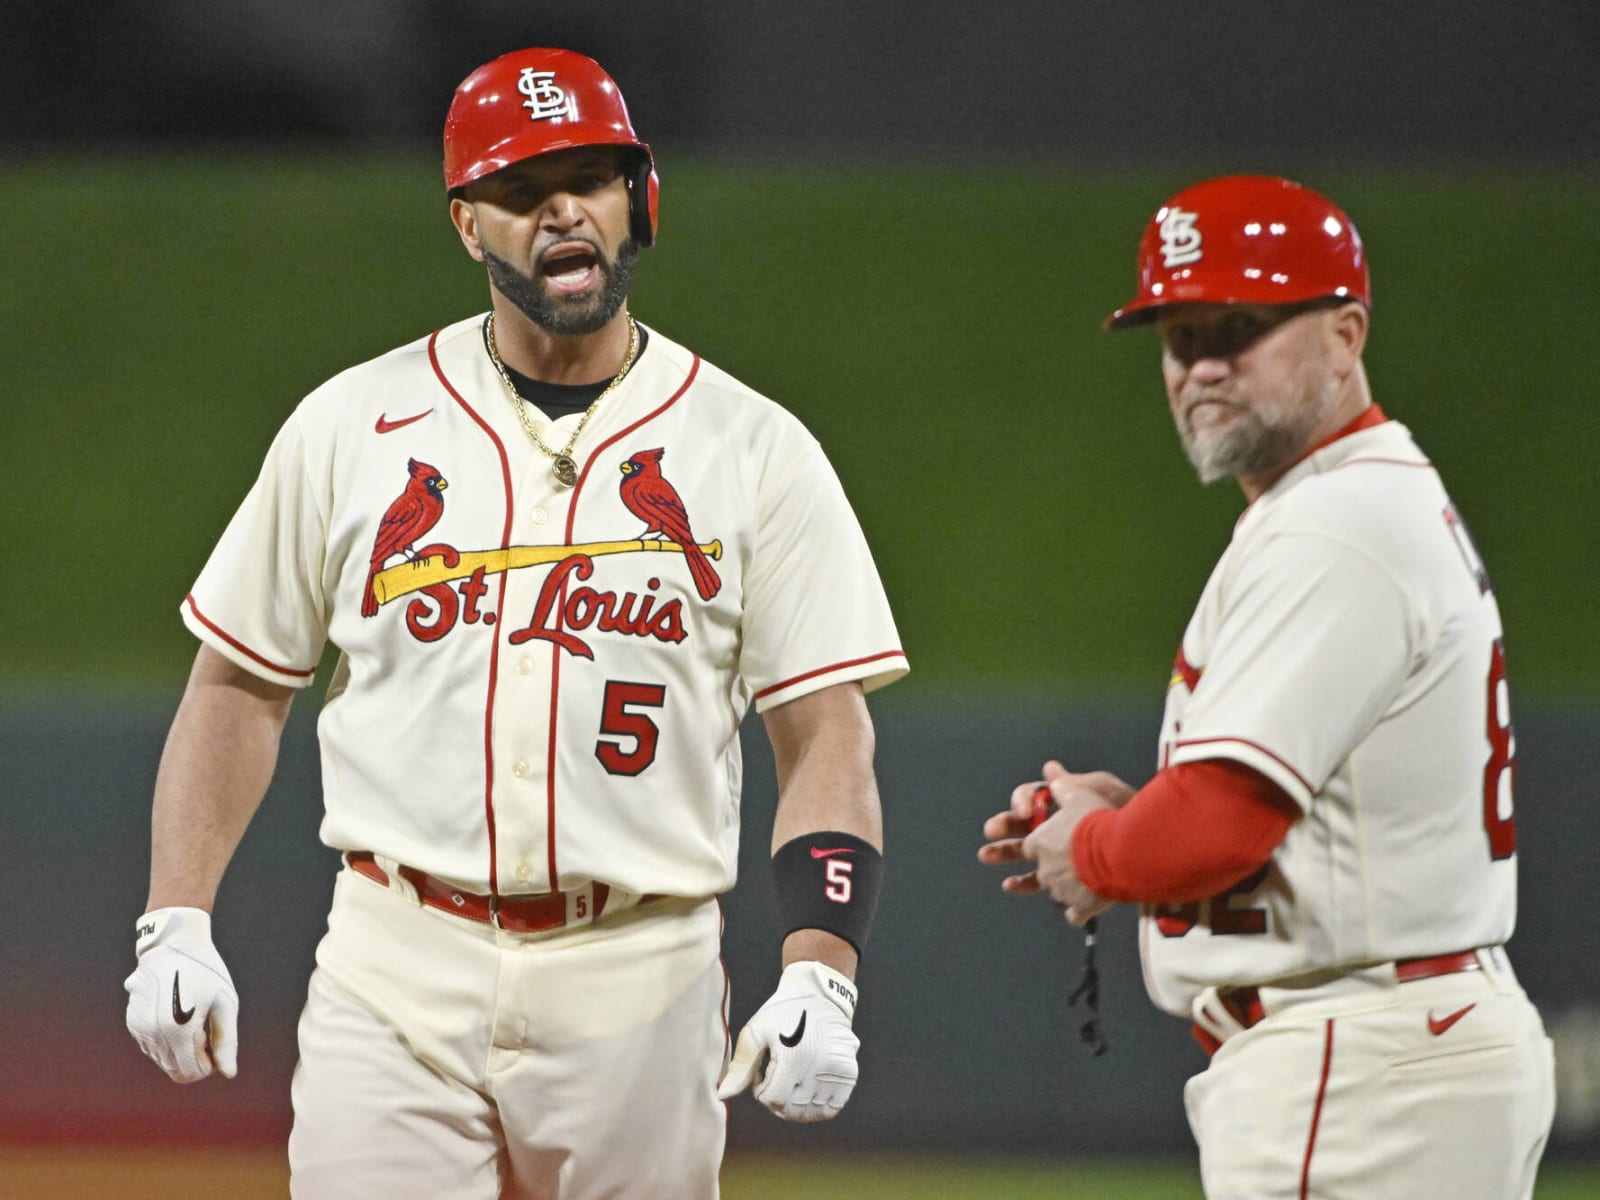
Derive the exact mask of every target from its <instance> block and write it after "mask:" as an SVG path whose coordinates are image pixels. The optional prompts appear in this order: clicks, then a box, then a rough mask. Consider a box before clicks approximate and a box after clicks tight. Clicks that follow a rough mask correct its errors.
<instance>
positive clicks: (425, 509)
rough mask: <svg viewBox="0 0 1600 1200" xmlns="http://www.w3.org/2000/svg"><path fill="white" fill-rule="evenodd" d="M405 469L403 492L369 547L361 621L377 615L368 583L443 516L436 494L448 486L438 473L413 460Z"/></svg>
mask: <svg viewBox="0 0 1600 1200" xmlns="http://www.w3.org/2000/svg"><path fill="white" fill-rule="evenodd" d="M406 469H407V470H409V471H410V472H411V478H410V479H409V480H408V481H407V482H406V490H405V491H403V492H401V493H400V495H399V496H397V497H395V502H394V503H393V504H391V505H389V511H388V512H386V513H384V514H383V520H382V521H381V522H380V523H379V525H378V536H377V539H376V540H375V541H374V542H373V543H372V565H371V568H370V569H369V570H368V571H367V586H366V590H365V591H364V592H363V593H362V595H361V615H362V616H363V617H375V616H377V615H378V597H377V595H376V594H375V593H374V592H373V590H372V581H373V580H374V579H376V578H377V577H378V572H379V571H381V570H383V564H384V563H386V562H388V561H389V560H390V559H391V558H393V557H394V556H395V555H396V554H405V555H407V556H408V557H409V555H410V554H411V547H412V546H413V545H414V544H415V543H416V542H417V541H418V540H419V539H420V538H421V537H422V536H423V535H424V534H426V533H427V532H428V530H430V529H432V528H433V527H434V526H435V525H437V524H438V523H439V517H440V516H441V515H442V514H443V513H444V497H443V496H442V495H440V493H441V492H443V491H444V489H445V488H447V487H449V486H450V485H449V484H447V483H446V482H445V479H444V476H443V475H441V474H439V469H438V468H437V467H430V466H429V465H428V464H427V463H425V462H418V461H417V460H416V459H414V458H413V459H410V460H408V461H407V463H406Z"/></svg>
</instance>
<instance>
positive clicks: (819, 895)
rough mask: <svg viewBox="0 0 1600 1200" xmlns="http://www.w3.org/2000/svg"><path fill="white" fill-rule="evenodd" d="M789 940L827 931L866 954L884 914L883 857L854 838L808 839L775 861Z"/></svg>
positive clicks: (824, 835) (831, 833) (822, 834)
mask: <svg viewBox="0 0 1600 1200" xmlns="http://www.w3.org/2000/svg"><path fill="white" fill-rule="evenodd" d="M772 879H773V882H774V883H775V884H776V885H777V888H778V916H779V919H780V920H781V922H782V925H783V936H784V937H788V936H789V935H790V934H791V933H793V932H794V931H795V930H796V929H825V930H827V931H828V932H829V933H832V934H835V935H837V936H839V937H842V938H843V939H844V940H845V941H847V942H849V943H850V944H851V945H852V946H854V947H855V948H856V953H857V954H860V953H861V950H862V948H863V947H864V946H865V945H866V944H867V934H868V933H869V932H871V930H872V917H873V914H874V913H876V912H877V911H878V892H879V890H880V888H881V887H882V886H883V855H881V854H879V853H878V852H877V851H876V850H874V849H873V848H872V844H871V843H870V842H865V841H862V840H861V839H860V838H858V837H856V836H855V835H854V834H851V833H839V832H838V831H836V830H822V831H819V832H817V833H807V834H802V835H801V836H800V837H797V838H795V839H794V840H793V841H789V842H785V843H784V844H783V845H781V846H779V847H778V852H777V853H776V854H774V855H773V856H772Z"/></svg>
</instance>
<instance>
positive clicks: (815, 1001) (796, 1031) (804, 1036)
mask: <svg viewBox="0 0 1600 1200" xmlns="http://www.w3.org/2000/svg"><path fill="white" fill-rule="evenodd" d="M855 1012H856V985H855V984H854V983H852V982H851V981H850V980H848V979H846V978H845V977H844V976H843V975H841V974H839V972H837V971H835V970H833V969H832V968H831V967H825V966H823V965H822V964H821V963H819V962H811V961H805V962H797V963H790V964H789V966H788V967H786V968H785V969H784V972H783V975H782V976H781V977H780V978H779V980H778V990H777V991H775V992H773V994H772V998H771V999H769V1000H768V1001H767V1002H766V1003H765V1004H763V1005H762V1006H761V1007H760V1008H759V1009H757V1010H756V1014H755V1016H753V1017H751V1018H750V1020H749V1021H748V1022H747V1023H746V1025H745V1027H744V1028H743V1029H742V1030H741V1031H740V1032H739V1044H738V1045H737V1046H736V1047H735V1048H734V1053H733V1061H731V1062H730V1063H729V1064H728V1067H727V1069H726V1070H725V1071H723V1073H722V1081H721V1083H720V1084H719V1085H718V1086H717V1099H718V1100H727V1099H729V1098H730V1097H733V1096H737V1095H738V1094H739V1093H740V1092H742V1091H744V1089H745V1088H747V1087H749V1086H750V1084H751V1081H752V1080H754V1081H755V1088H754V1090H753V1091H752V1092H751V1094H752V1095H753V1096H755V1098H756V1099H757V1100H759V1101H761V1103H762V1104H764V1105H766V1106H767V1107H768V1108H770V1109H771V1110H772V1111H773V1112H775V1113H777V1114H778V1115H779V1116H780V1117H782V1118H783V1119H784V1120H785V1121H826V1120H827V1119H828V1118H829V1117H832V1116H834V1115H835V1114H836V1113H837V1112H838V1111H839V1110H840V1109H841V1108H843V1107H844V1103H845V1101H846V1100H848V1099H850V1093H851V1092H852V1091H854V1090H855V1086H856V1074H857V1069H856V1050H857V1049H858V1048H859V1047H860V1045H861V1039H859V1038H858V1037H856V1035H855V1031H854V1030H853V1029H851V1028H850V1022H851V1021H852V1020H853V1019H854V1018H855Z"/></svg>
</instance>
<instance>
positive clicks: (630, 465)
mask: <svg viewBox="0 0 1600 1200" xmlns="http://www.w3.org/2000/svg"><path fill="white" fill-rule="evenodd" d="M665 453H666V450H665V449H664V448H662V449H655V450H641V451H639V453H637V454H635V455H634V456H633V457H632V458H630V459H629V460H628V461H627V462H625V463H623V464H622V503H623V504H625V505H627V507H628V511H629V512H631V513H632V514H633V515H634V516H636V517H638V518H639V519H640V520H641V521H643V522H644V523H645V531H644V533H642V534H640V535H639V536H640V538H641V540H642V539H643V538H644V537H646V536H648V535H650V534H652V533H654V534H657V535H659V536H660V537H661V538H662V539H663V540H666V541H673V542H677V543H678V545H680V546H682V547H683V557H684V559H685V561H687V562H688V564H689V574H690V575H692V576H694V590H695V591H697V592H699V593H700V599H702V600H709V599H711V598H712V597H713V596H715V595H716V594H717V593H718V592H719V591H721V590H722V579H721V578H720V577H719V576H718V575H717V572H716V570H715V568H713V567H712V565H711V563H710V561H709V560H708V559H707V558H706V555H705V551H704V550H702V549H700V546H699V544H698V543H697V542H696V541H695V536H694V532H693V531H692V530H691V529H690V528H689V514H688V513H687V512H686V511H685V510H684V507H683V499H682V498H681V497H680V496H679V495H678V489H677V488H675V487H673V486H672V484H670V483H668V482H667V480H666V478H665V477H664V476H663V475H662V474H661V456H662V455H663V454H665Z"/></svg>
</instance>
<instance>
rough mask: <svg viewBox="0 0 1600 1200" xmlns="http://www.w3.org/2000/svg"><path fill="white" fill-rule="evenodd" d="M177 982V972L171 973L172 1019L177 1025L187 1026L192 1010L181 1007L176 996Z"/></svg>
mask: <svg viewBox="0 0 1600 1200" xmlns="http://www.w3.org/2000/svg"><path fill="white" fill-rule="evenodd" d="M178 982H179V975H178V972H176V971H174V972H173V973H172V1019H173V1020H174V1021H176V1022H177V1023H178V1024H179V1025H187V1024H188V1023H189V1021H190V1019H191V1018H193V1016H194V1008H193V1007H189V1008H185V1007H184V1006H183V1001H182V999H180V998H179V995H178Z"/></svg>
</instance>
